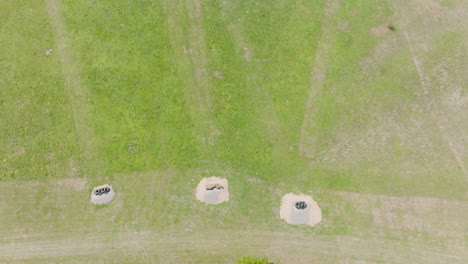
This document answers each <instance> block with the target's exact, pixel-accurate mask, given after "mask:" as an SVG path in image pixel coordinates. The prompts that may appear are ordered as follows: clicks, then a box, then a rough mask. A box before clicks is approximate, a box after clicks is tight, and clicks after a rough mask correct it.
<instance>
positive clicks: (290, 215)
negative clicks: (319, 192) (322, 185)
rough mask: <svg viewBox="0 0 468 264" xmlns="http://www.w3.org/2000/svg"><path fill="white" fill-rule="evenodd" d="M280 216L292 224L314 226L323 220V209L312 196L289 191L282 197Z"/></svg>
mask: <svg viewBox="0 0 468 264" xmlns="http://www.w3.org/2000/svg"><path fill="white" fill-rule="evenodd" d="M280 218H281V219H284V220H285V221H286V222H287V223H288V224H292V225H309V226H314V225H316V224H318V223H320V222H321V221H322V210H320V207H319V206H318V204H317V202H315V201H314V199H312V197H310V196H308V195H304V194H299V195H296V194H293V193H288V194H286V195H284V196H283V198H282V199H281V208H280Z"/></svg>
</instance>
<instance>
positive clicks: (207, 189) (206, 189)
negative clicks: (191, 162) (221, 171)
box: [195, 177, 229, 204]
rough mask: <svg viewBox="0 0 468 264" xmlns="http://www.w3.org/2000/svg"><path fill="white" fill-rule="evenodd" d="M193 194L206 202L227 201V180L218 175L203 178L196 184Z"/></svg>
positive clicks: (217, 202)
mask: <svg viewBox="0 0 468 264" xmlns="http://www.w3.org/2000/svg"><path fill="white" fill-rule="evenodd" d="M195 196H196V197H197V200H199V201H200V202H204V203H206V204H219V203H222V202H226V201H229V190H228V180H226V179H224V178H220V177H209V178H203V179H202V180H201V181H200V183H199V184H198V186H197V189H196V194H195Z"/></svg>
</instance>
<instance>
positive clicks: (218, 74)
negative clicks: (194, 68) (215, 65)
mask: <svg viewBox="0 0 468 264" xmlns="http://www.w3.org/2000/svg"><path fill="white" fill-rule="evenodd" d="M213 75H214V77H216V78H218V79H224V75H223V73H222V72H220V71H214V72H213Z"/></svg>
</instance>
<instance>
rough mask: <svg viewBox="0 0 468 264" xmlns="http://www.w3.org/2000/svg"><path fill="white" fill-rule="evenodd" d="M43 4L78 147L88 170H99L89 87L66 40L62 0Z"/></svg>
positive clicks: (50, 0)
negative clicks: (60, 65)
mask: <svg viewBox="0 0 468 264" xmlns="http://www.w3.org/2000/svg"><path fill="white" fill-rule="evenodd" d="M46 8H47V12H48V14H49V18H50V23H51V25H52V29H53V32H54V36H55V44H56V45H57V49H58V55H59V56H60V61H61V64H62V72H63V75H64V78H65V89H66V92H67V95H68V99H69V101H70V105H71V110H72V114H73V119H74V122H75V133H76V136H77V137H78V141H79V143H80V147H81V151H82V153H83V157H84V160H85V163H86V166H85V167H86V168H87V169H86V170H85V171H88V173H98V172H99V171H100V169H101V168H102V165H101V164H100V163H101V162H100V159H99V158H98V155H97V153H96V149H95V147H94V143H93V139H94V137H95V133H94V129H93V127H92V122H91V116H90V109H89V107H88V105H87V98H88V95H89V91H88V89H87V88H86V87H85V86H84V85H82V83H81V80H80V74H79V71H78V66H77V63H76V62H75V61H74V59H73V56H72V54H71V50H70V45H69V43H68V41H67V32H66V27H65V23H64V21H63V19H62V17H61V11H62V7H61V1H59V0H46Z"/></svg>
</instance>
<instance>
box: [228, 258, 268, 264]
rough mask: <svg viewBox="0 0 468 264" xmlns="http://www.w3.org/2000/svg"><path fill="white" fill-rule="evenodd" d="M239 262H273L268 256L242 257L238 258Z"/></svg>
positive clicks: (263, 263) (266, 263) (265, 263)
mask: <svg viewBox="0 0 468 264" xmlns="http://www.w3.org/2000/svg"><path fill="white" fill-rule="evenodd" d="M237 264H273V263H271V262H269V261H268V259H267V258H261V259H260V258H256V257H242V258H240V259H238V260H237Z"/></svg>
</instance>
